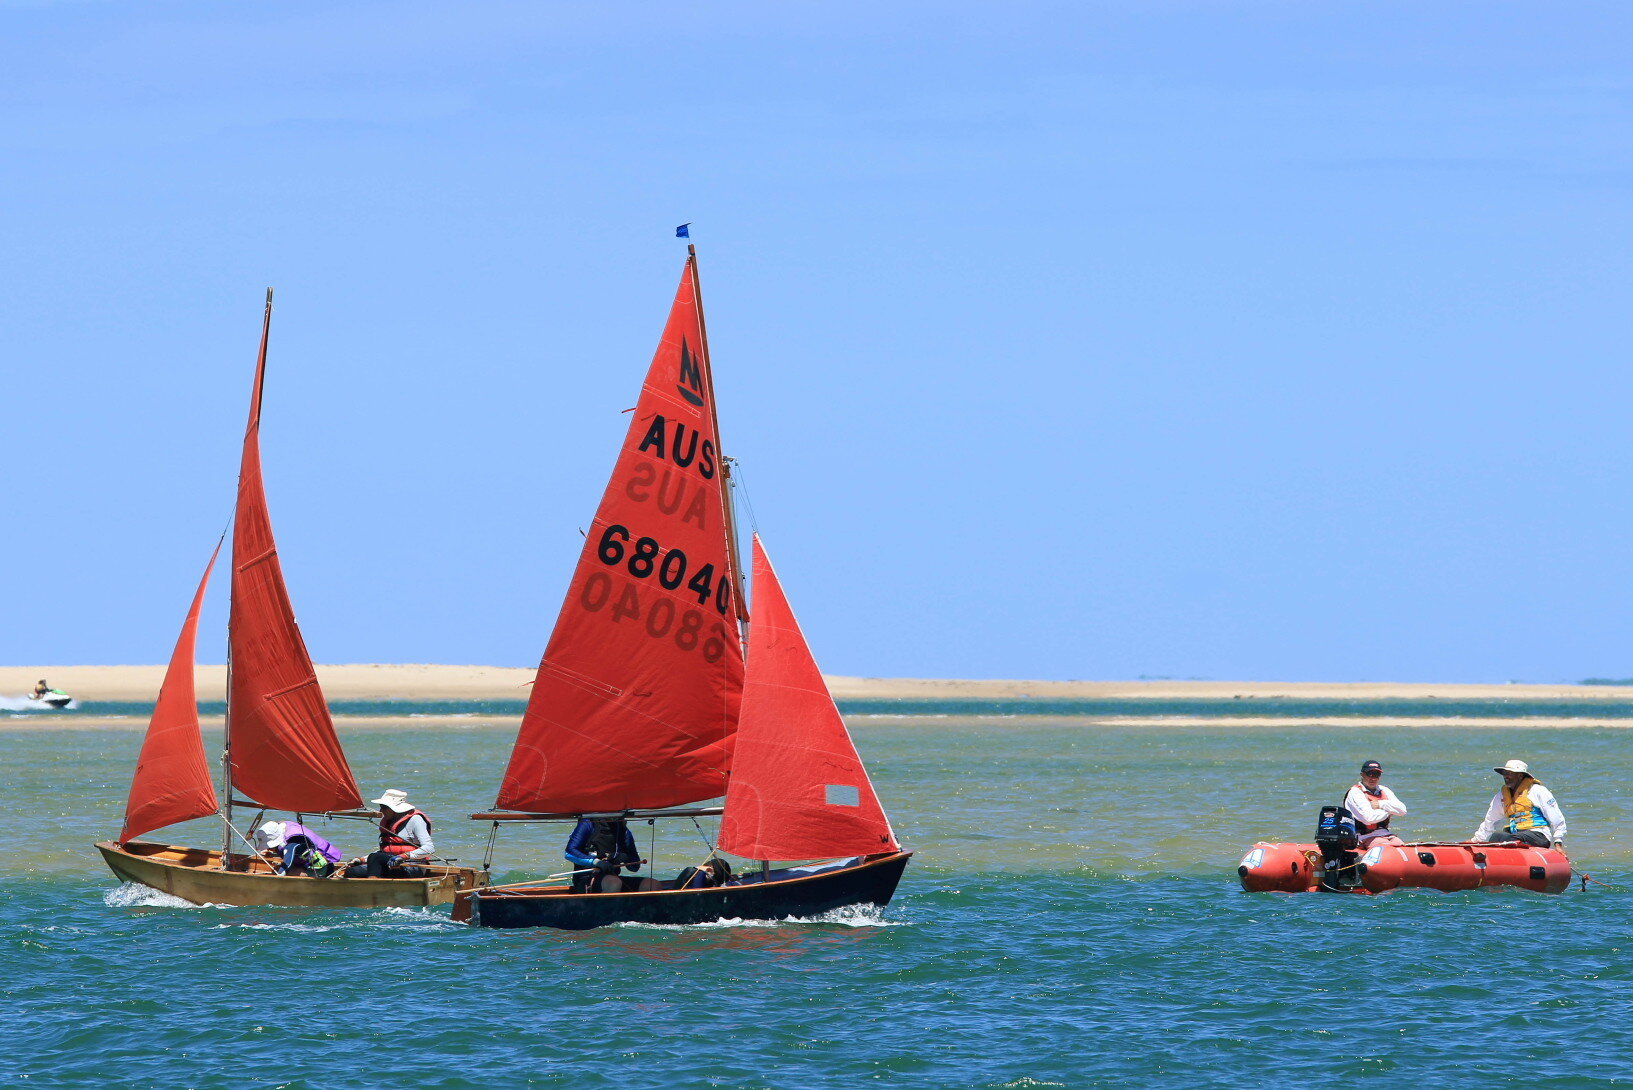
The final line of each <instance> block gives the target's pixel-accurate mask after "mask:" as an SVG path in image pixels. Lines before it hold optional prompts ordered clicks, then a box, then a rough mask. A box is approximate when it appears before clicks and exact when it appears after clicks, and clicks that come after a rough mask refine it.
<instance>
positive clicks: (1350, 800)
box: [1344, 761, 1406, 846]
mask: <svg viewBox="0 0 1633 1090" xmlns="http://www.w3.org/2000/svg"><path fill="white" fill-rule="evenodd" d="M1383 776H1384V766H1383V765H1381V764H1379V763H1378V762H1377V761H1367V762H1366V763H1365V764H1363V765H1362V766H1361V779H1360V782H1358V783H1357V784H1356V785H1355V786H1354V787H1352V788H1350V789H1349V794H1347V795H1345V796H1344V809H1346V810H1348V811H1349V812H1350V817H1352V818H1354V819H1355V832H1356V833H1357V834H1358V835H1359V837H1360V840H1361V844H1362V845H1363V846H1365V845H1367V844H1369V843H1371V842H1372V841H1374V840H1379V839H1382V838H1383V837H1395V834H1394V833H1392V832H1390V831H1389V819H1390V818H1392V817H1405V816H1406V804H1405V803H1403V802H1401V800H1400V799H1398V798H1396V797H1395V792H1393V791H1391V790H1390V789H1389V788H1387V787H1385V786H1384V785H1383ZM1395 839H1397V840H1398V839H1400V838H1399V837H1395Z"/></svg>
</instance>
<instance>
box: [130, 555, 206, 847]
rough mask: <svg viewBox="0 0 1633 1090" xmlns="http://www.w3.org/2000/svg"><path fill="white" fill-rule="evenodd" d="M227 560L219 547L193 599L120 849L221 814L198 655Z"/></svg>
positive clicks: (146, 742)
mask: <svg viewBox="0 0 1633 1090" xmlns="http://www.w3.org/2000/svg"><path fill="white" fill-rule="evenodd" d="M220 555H221V545H220V544H219V543H217V545H216V547H215V552H213V553H211V554H210V562H209V563H208V564H207V565H205V567H204V578H202V579H200V580H199V584H198V590H197V591H196V592H195V593H194V594H193V604H192V606H191V608H189V609H188V611H187V620H186V621H185V622H183V623H182V626H181V635H180V636H179V637H177V639H176V648H175V650H174V651H173V652H172V653H171V655H170V665H169V666H168V667H167V668H166V669H165V673H164V681H163V682H161V683H160V685H159V698H158V700H157V701H156V702H155V703H154V705H153V717H152V718H151V719H149V720H148V724H147V735H146V736H145V737H144V738H143V739H142V752H141V755H140V756H138V757H137V759H136V775H135V777H134V778H133V780H132V782H131V786H130V798H129V800H128V801H127V802H126V804H125V825H124V828H123V829H122V830H121V831H120V833H119V843H121V844H128V843H129V842H130V841H132V840H135V839H136V838H137V837H139V836H141V835H143V834H144V833H150V832H152V831H153V830H154V829H160V828H163V827H164V826H166V825H174V824H175V823H176V822H178V821H189V820H191V819H193V818H199V817H204V816H206V815H207V814H213V813H215V812H216V811H217V810H218V809H219V808H220V802H219V801H218V800H217V798H216V793H215V784H214V783H212V782H211V776H210V762H209V758H208V757H206V756H205V753H204V736H203V735H202V734H201V733H200V732H199V722H198V684H197V680H196V675H195V670H194V652H195V649H196V647H197V644H198V618H199V613H200V612H201V611H202V610H203V608H204V591H205V589H206V588H207V587H208V586H209V585H210V573H211V572H212V571H214V570H215V562H216V558H217V557H219V556H220Z"/></svg>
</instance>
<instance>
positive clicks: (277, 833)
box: [255, 821, 288, 851]
mask: <svg viewBox="0 0 1633 1090" xmlns="http://www.w3.org/2000/svg"><path fill="white" fill-rule="evenodd" d="M255 839H256V841H257V842H258V843H259V844H263V845H265V846H266V847H268V848H271V849H273V850H274V851H276V850H277V849H279V848H281V847H283V846H284V845H285V844H286V843H288V838H287V837H285V836H284V823H283V822H281V821H269V822H267V823H266V824H265V825H263V826H261V827H260V828H259V829H257V830H255Z"/></svg>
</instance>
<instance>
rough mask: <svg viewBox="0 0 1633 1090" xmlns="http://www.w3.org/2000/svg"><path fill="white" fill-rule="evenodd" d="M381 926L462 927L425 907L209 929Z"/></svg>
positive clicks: (325, 928)
mask: <svg viewBox="0 0 1633 1090" xmlns="http://www.w3.org/2000/svg"><path fill="white" fill-rule="evenodd" d="M279 911H284V910H283V909H280V910H279ZM294 911H297V912H301V911H313V910H311V909H295V910H294ZM382 925H384V926H386V927H390V928H411V929H413V930H416V931H423V930H426V929H427V928H432V929H443V928H450V927H458V928H460V929H461V930H463V929H464V928H463V925H461V924H456V923H454V922H453V921H452V920H450V919H449V918H448V917H447V915H446V914H444V913H437V912H432V911H431V910H429V909H425V908H381V909H377V910H375V911H373V912H370V913H368V914H367V915H355V914H354V915H350V916H348V917H347V918H346V919H344V920H333V921H331V922H327V923H301V922H298V921H295V920H286V921H280V922H278V923H251V922H247V921H246V922H243V923H236V922H229V923H218V924H216V925H215V926H214V927H213V928H211V930H212V931H222V930H232V931H306V932H317V931H355V930H357V929H358V928H360V927H363V928H369V929H375V928H379V927H380V926H382Z"/></svg>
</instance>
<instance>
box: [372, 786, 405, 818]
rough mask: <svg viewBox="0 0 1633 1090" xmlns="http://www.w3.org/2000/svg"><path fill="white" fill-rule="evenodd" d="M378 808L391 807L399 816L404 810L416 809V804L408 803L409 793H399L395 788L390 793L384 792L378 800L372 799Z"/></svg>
mask: <svg viewBox="0 0 1633 1090" xmlns="http://www.w3.org/2000/svg"><path fill="white" fill-rule="evenodd" d="M369 801H370V802H372V803H374V805H376V806H389V807H391V808H392V809H393V810H395V811H397V812H398V813H399V814H400V813H402V812H403V811H404V810H412V809H414V804H413V803H411V802H409V801H408V792H407V791H399V790H397V789H396V788H395V787H393V788H392V789H391V790H390V791H385V792H382V793H381V795H380V797H379V798H377V799H370V800H369Z"/></svg>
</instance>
